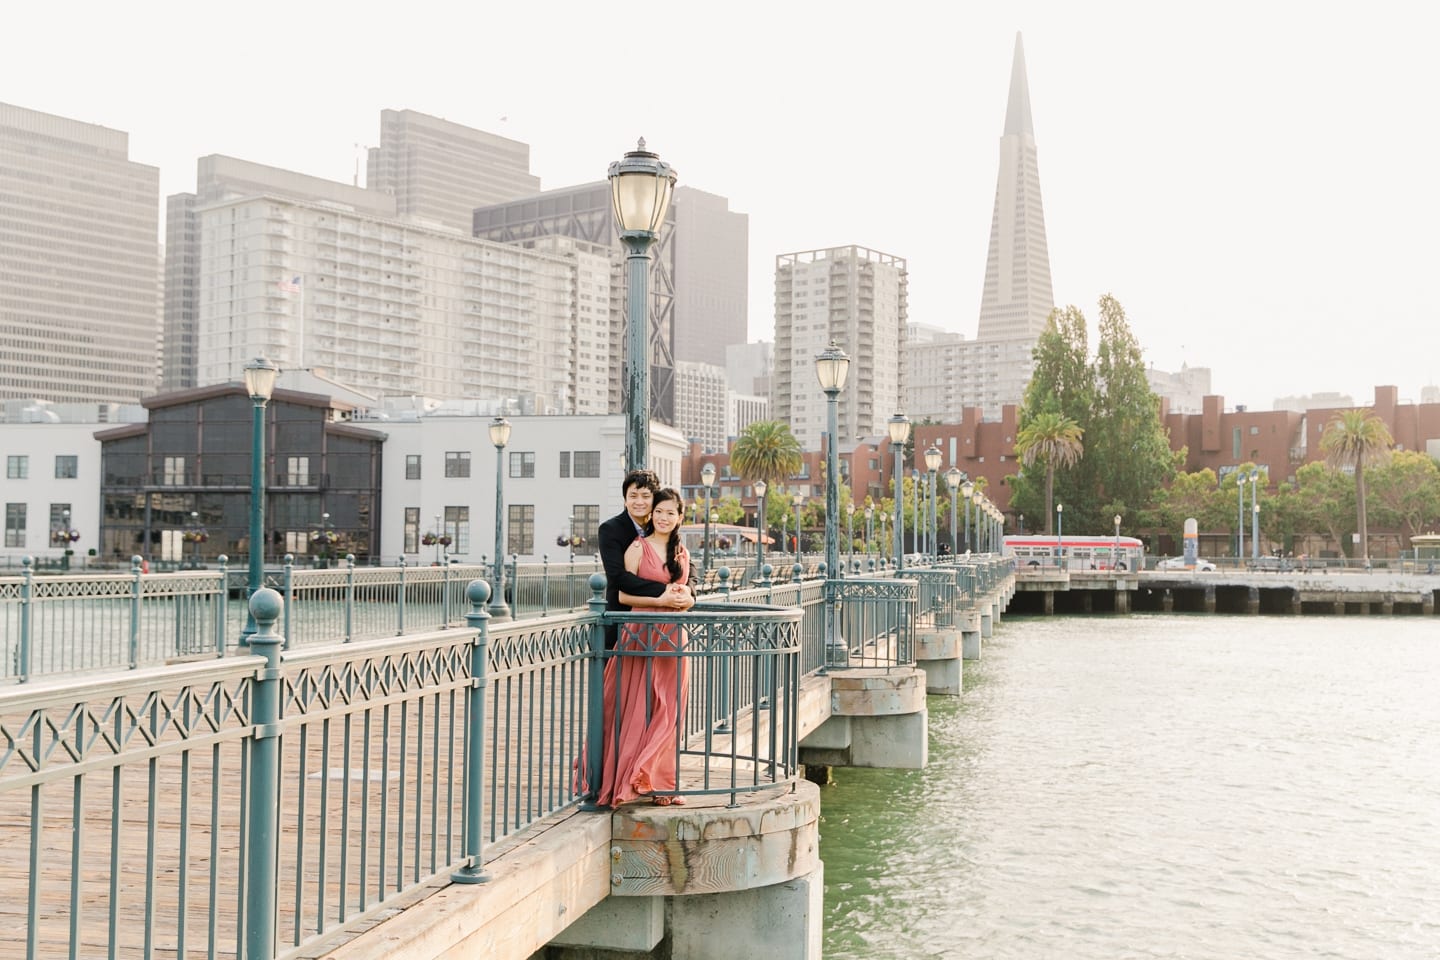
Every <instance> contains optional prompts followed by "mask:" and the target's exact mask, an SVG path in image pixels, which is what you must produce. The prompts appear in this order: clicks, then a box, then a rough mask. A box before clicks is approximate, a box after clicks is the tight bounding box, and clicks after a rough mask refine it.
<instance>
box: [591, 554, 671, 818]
mask: <svg viewBox="0 0 1440 960" xmlns="http://www.w3.org/2000/svg"><path fill="white" fill-rule="evenodd" d="M640 545H641V550H642V553H641V557H640V567H639V569H637V570H636V571H635V572H636V574H637V575H638V576H641V577H643V578H645V579H646V580H655V581H657V582H660V583H670V582H671V580H670V573H669V571H667V570H666V569H665V558H664V557H663V556H662V555H661V554H660V552H659V551H658V550H656V549H655V547H654V545H652V544H651V543H650V542H649V541H648V540H644V539H643V538H642V539H641V541H640ZM678 559H679V561H680V578H679V580H678V581H677V582H679V583H684V582H685V580H686V579H687V578H688V577H689V576H690V557H689V555H688V554H686V553H685V552H684V551H683V550H682V551H680V554H679V557H678ZM684 644H685V634H684V631H682V630H681V629H680V628H679V627H677V626H674V625H662V624H641V623H627V624H625V625H624V626H622V627H621V628H620V637H619V640H618V641H617V642H616V644H615V649H616V651H617V652H618V651H621V650H640V651H643V650H655V651H668V652H677V651H679V650H682V649H683V648H684ZM687 673H688V670H687V668H686V665H685V658H684V657H676V656H660V657H644V656H624V655H621V656H615V657H611V658H610V661H609V662H608V663H606V664H605V765H604V768H603V769H604V774H603V776H602V777H601V781H600V797H599V801H600V803H602V804H607V805H610V806H615V805H617V804H621V803H625V802H626V801H627V800H633V799H635V798H636V797H640V796H647V795H650V794H658V795H662V796H663V795H665V794H669V793H673V792H674V791H675V788H676V779H675V758H676V743H677V737H678V723H679V718H680V716H681V714H683V713H684V711H685V682H686V675H687ZM617 674H618V675H619V678H620V683H619V685H618V690H617V685H616V683H615V677H616V675H617ZM617 702H618V706H619V710H620V732H619V737H618V738H617V737H616V735H615V711H616V706H617Z"/></svg>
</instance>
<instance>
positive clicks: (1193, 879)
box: [820, 615, 1440, 960]
mask: <svg viewBox="0 0 1440 960" xmlns="http://www.w3.org/2000/svg"><path fill="white" fill-rule="evenodd" d="M987 644H988V646H987V647H986V648H985V659H984V660H983V661H981V662H979V663H967V664H966V665H965V670H966V676H965V694H964V696H963V697H962V698H958V699H957V698H945V697H932V698H930V704H929V706H930V766H929V767H928V768H927V769H925V770H919V771H885V770H838V771H836V776H837V779H838V780H839V783H838V785H837V786H834V787H831V788H827V790H826V791H825V792H824V794H823V795H822V796H823V800H822V816H823V820H822V822H821V825H820V832H821V845H820V852H821V856H822V857H823V859H824V861H825V885H826V889H825V957H826V958H827V960H846V958H855V960H860V958H864V960H884V958H897V960H898V958H904V960H911V958H927V957H945V958H966V960H996V958H1017V960H1019V958H1024V960H1034V958H1047V957H1063V958H1065V960H1092V958H1093V960H1101V958H1104V960H1117V958H1130V957H1137V958H1138V957H1171V958H1226V960H1230V958H1247V960H1248V958H1265V960H1287V958H1297V960H1298V958H1305V960H1311V958H1317V957H1337V958H1354V960H1409V958H1415V960H1420V958H1424V960H1435V958H1436V957H1440V621H1436V620H1433V619H1420V618H1398V617H1397V618H1384V619H1381V618H1365V619H1360V618H1355V617H1349V618H1341V617H1306V618H1303V619H1302V618H1297V617H1287V618H1280V617H1223V616H1175V615H1169V616H1166V615H1145V616H1132V617H1094V618H1079V617H1063V618H1049V619H1034V620H1013V619H1012V620H1007V621H1006V623H1005V624H1004V625H1003V626H1002V627H1001V629H1000V632H999V633H998V634H997V636H996V637H995V638H994V639H993V640H991V641H987Z"/></svg>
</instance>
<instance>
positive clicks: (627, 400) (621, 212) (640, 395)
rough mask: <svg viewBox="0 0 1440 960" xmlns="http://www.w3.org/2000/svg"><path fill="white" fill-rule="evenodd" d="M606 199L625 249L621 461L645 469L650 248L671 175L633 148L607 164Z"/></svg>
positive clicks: (667, 200)
mask: <svg viewBox="0 0 1440 960" xmlns="http://www.w3.org/2000/svg"><path fill="white" fill-rule="evenodd" d="M609 177H610V200H611V203H612V204H613V208H614V213H615V224H616V227H617V228H618V229H619V231H620V243H621V244H623V245H624V247H625V269H626V288H625V302H626V312H625V384H624V407H625V462H626V467H627V469H630V470H638V469H639V468H641V467H644V466H645V465H646V463H647V460H648V458H649V456H650V350H649V347H650V246H651V245H652V244H653V243H654V242H655V240H656V239H657V238H658V237H659V236H660V227H661V226H662V225H663V224H664V223H665V213H666V211H667V210H668V209H669V207H670V195H671V193H672V192H673V191H674V189H675V170H674V168H673V167H671V166H670V165H669V164H668V163H664V162H662V161H661V159H660V157H659V155H658V154H654V153H651V152H650V151H648V150H646V149H645V140H644V138H641V140H640V141H639V143H637V144H636V146H635V149H634V150H631V151H630V152H629V153H627V154H625V156H624V157H622V158H621V159H619V160H617V161H615V162H614V163H612V164H610V171H609Z"/></svg>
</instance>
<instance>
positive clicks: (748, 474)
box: [730, 420, 804, 511]
mask: <svg viewBox="0 0 1440 960" xmlns="http://www.w3.org/2000/svg"><path fill="white" fill-rule="evenodd" d="M803 462H804V461H803V458H802V456H801V450H800V441H799V440H797V439H795V435H794V434H793V433H791V432H790V426H789V424H786V423H782V422H780V421H779V420H761V421H758V422H756V423H752V424H750V426H748V427H746V428H745V430H744V431H743V432H742V433H741V434H740V436H739V437H737V438H736V440H735V445H734V446H733V447H731V448H730V466H731V467H732V468H733V469H734V470H735V472H736V473H738V474H739V475H740V476H742V477H744V478H745V479H746V480H749V481H752V482H753V481H755V480H764V481H765V483H766V484H767V485H768V489H767V491H766V506H765V508H766V510H767V511H769V509H770V507H771V506H773V504H772V503H771V501H770V497H769V494H770V491H774V492H776V493H779V492H780V491H779V487H780V484H782V483H784V482H785V481H786V480H787V479H789V478H790V477H792V476H794V475H795V474H796V473H798V472H799V471H800V467H801V465H802V464H803Z"/></svg>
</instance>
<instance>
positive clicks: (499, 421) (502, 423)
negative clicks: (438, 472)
mask: <svg viewBox="0 0 1440 960" xmlns="http://www.w3.org/2000/svg"><path fill="white" fill-rule="evenodd" d="M490 442H491V443H493V444H495V589H494V592H493V593H491V595H490V607H489V612H490V617H491V619H492V620H509V619H510V608H509V607H508V606H506V604H505V539H504V537H505V513H504V510H505V471H504V469H503V465H504V461H505V445H506V444H507V443H509V442H510V421H509V420H506V419H505V418H504V417H496V418H495V419H494V420H491V421H490Z"/></svg>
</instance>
